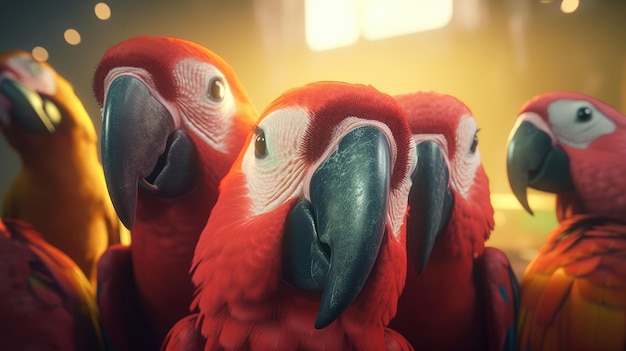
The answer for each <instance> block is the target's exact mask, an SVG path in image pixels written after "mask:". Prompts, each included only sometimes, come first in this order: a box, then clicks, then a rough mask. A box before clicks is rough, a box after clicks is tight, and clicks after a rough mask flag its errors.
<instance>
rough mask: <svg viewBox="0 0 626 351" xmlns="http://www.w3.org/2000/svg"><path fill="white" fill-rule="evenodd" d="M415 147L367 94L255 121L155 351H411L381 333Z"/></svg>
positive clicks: (324, 88)
mask: <svg viewBox="0 0 626 351" xmlns="http://www.w3.org/2000/svg"><path fill="white" fill-rule="evenodd" d="M414 164H415V151H414V144H413V142H412V140H411V134H410V130H409V128H408V125H407V123H406V119H405V116H404V112H403V111H402V109H401V108H400V107H399V106H398V105H397V103H396V102H395V100H394V99H393V98H392V97H390V96H389V95H386V94H383V93H381V92H379V91H378V90H375V89H374V88H372V87H369V86H364V85H355V84H349V83H341V82H317V83H311V84H308V85H305V86H303V87H300V88H294V89H291V90H289V91H287V92H286V93H285V94H283V95H281V96H280V97H279V98H277V99H276V100H275V101H274V102H273V103H271V104H270V105H269V106H268V107H267V109H266V110H265V112H264V113H263V114H262V117H261V120H260V122H259V124H258V126H257V128H256V131H255V132H254V133H253V134H251V135H250V137H249V139H248V142H247V144H246V146H245V147H244V149H243V150H242V152H241V154H240V156H239V158H238V159H237V161H236V162H235V164H234V165H233V168H232V169H231V171H230V172H229V173H228V175H227V176H226V177H225V178H224V180H223V181H222V183H221V186H220V190H221V192H220V197H219V198H218V201H217V203H216V205H215V208H214V209H213V212H212V214H211V217H210V218H209V220H208V222H207V226H206V227H205V229H204V231H203V232H202V235H201V236H200V240H199V241H198V246H197V247H196V252H195V255H194V262H193V268H192V272H193V281H194V283H195V284H196V286H197V287H198V292H197V295H196V297H195V299H194V302H193V305H192V309H196V308H197V309H198V311H199V313H197V314H192V315H191V316H189V317H187V318H185V319H183V320H181V321H180V322H179V323H178V324H176V325H175V326H174V328H173V329H172V331H171V332H170V334H169V336H168V339H166V344H165V345H164V349H166V350H412V348H411V347H410V345H408V344H407V343H406V340H404V338H402V337H401V336H400V335H399V334H397V333H396V332H394V331H392V330H389V329H387V328H385V325H386V324H387V323H388V322H389V320H390V319H391V318H392V317H393V315H394V314H395V311H396V304H397V298H398V296H399V295H400V293H401V291H402V286H403V285H404V278H405V273H406V253H405V243H404V235H405V218H406V217H405V216H406V212H407V199H408V197H407V196H408V192H409V189H410V184H411V183H410V174H411V171H412V170H413V167H414Z"/></svg>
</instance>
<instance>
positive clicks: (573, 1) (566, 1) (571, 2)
mask: <svg viewBox="0 0 626 351" xmlns="http://www.w3.org/2000/svg"><path fill="white" fill-rule="evenodd" d="M578 5H580V1H579V0H563V1H562V2H561V11H563V13H572V12H574V11H576V10H577V9H578Z"/></svg>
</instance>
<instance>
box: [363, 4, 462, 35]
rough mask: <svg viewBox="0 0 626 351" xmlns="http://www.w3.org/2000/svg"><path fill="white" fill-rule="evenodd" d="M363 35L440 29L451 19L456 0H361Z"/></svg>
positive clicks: (397, 33)
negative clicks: (453, 4) (453, 2)
mask: <svg viewBox="0 0 626 351" xmlns="http://www.w3.org/2000/svg"><path fill="white" fill-rule="evenodd" d="M362 1H363V8H362V16H363V17H362V19H363V21H362V26H363V27H362V30H361V32H362V34H363V37H364V38H366V39H369V40H376V39H383V38H389V37H395V36H399V35H404V34H409V33H416V32H422V31H426V30H432V29H436V28H441V27H444V26H445V25H447V24H448V23H450V20H451V19H452V1H453V0H362Z"/></svg>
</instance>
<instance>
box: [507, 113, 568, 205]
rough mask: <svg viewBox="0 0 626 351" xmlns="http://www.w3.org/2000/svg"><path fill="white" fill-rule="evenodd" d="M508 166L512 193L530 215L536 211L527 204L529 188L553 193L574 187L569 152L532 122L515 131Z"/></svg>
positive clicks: (521, 124) (520, 125)
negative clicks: (553, 143)
mask: <svg viewBox="0 0 626 351" xmlns="http://www.w3.org/2000/svg"><path fill="white" fill-rule="evenodd" d="M506 168H507V173H508V176H509V184H510V185H511V190H512V191H513V194H515V197H516V198H517V200H518V201H519V202H520V204H522V206H523V207H524V209H526V211H528V213H530V214H533V211H532V210H531V208H530V206H529V204H528V195H527V193H526V189H527V188H528V187H532V188H534V189H537V190H542V191H548V192H551V193H562V192H569V191H573V190H574V183H573V181H572V176H571V174H570V171H569V158H568V157H567V154H566V153H565V151H564V150H563V149H562V148H561V147H560V146H558V145H557V146H553V145H552V140H551V139H550V136H549V135H548V134H546V133H545V132H544V131H542V130H540V129H538V128H537V127H535V126H534V125H533V124H532V123H530V122H522V123H520V124H519V126H518V127H517V129H515V130H514V131H513V134H512V136H511V138H510V140H509V145H508V149H507V162H506Z"/></svg>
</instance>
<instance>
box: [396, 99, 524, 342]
mask: <svg viewBox="0 0 626 351" xmlns="http://www.w3.org/2000/svg"><path fill="white" fill-rule="evenodd" d="M396 99H397V100H398V101H399V102H400V104H401V105H402V107H403V108H404V109H405V110H406V112H407V118H408V120H409V125H410V126H411V130H412V132H413V135H414V140H415V142H416V144H417V147H418V148H420V145H421V144H422V143H431V144H433V145H435V146H434V148H435V149H437V150H440V151H437V153H441V155H442V158H443V160H442V161H441V166H440V167H441V169H445V170H447V171H446V172H444V173H437V174H438V175H436V176H434V175H432V174H427V173H424V174H425V175H424V176H425V177H439V178H438V179H425V178H423V177H424V176H422V175H421V173H415V174H414V175H413V187H416V186H417V185H419V184H420V183H422V182H430V183H428V184H433V186H434V185H437V184H440V185H437V186H441V187H442V189H448V190H446V191H449V194H450V195H449V196H450V198H449V199H448V200H444V197H443V196H444V195H442V197H441V198H438V199H439V200H437V201H434V200H419V198H417V197H416V199H418V200H416V201H417V203H414V206H413V208H411V210H410V211H409V222H408V223H409V224H408V225H407V241H408V240H409V238H410V237H411V236H413V238H415V240H416V241H417V242H419V240H422V239H421V238H422V237H423V236H424V235H426V234H425V232H424V230H425V229H424V228H429V227H423V226H422V225H421V224H419V225H418V223H424V222H425V221H430V219H427V218H426V217H428V218H431V217H429V216H431V214H427V211H431V210H432V209H433V208H435V211H439V210H437V208H438V207H442V206H443V205H442V203H445V202H446V201H449V202H450V204H451V205H450V206H451V207H450V210H449V215H448V214H446V211H442V212H435V213H436V215H432V216H433V217H432V218H434V219H432V222H429V223H435V224H434V226H435V227H437V226H439V229H438V230H436V233H437V234H436V237H435V239H433V240H434V243H433V244H432V245H433V246H432V249H431V250H432V251H431V252H430V254H429V255H428V254H427V255H426V261H425V266H424V268H423V271H422V272H418V270H417V268H416V267H418V266H420V264H421V260H422V258H419V259H418V258H417V257H419V256H416V254H415V253H414V252H412V250H415V246H411V245H409V249H408V250H409V252H408V273H407V278H406V286H405V289H404V291H403V293H402V295H401V297H400V299H399V302H398V314H397V315H396V317H395V318H394V319H393V320H392V321H391V324H390V327H391V328H393V329H395V330H397V331H398V332H400V333H401V334H402V335H403V336H404V337H406V338H407V340H408V341H409V342H410V343H411V344H412V346H413V347H414V348H415V349H418V350H419V349H425V350H502V349H503V348H504V347H505V345H506V344H507V343H511V342H512V340H508V341H507V340H506V339H507V333H509V331H510V330H512V328H513V326H514V321H515V316H514V314H515V303H516V301H515V294H516V282H515V280H514V276H513V273H512V271H511V268H510V264H509V262H508V259H507V258H506V256H505V255H504V254H503V253H502V252H501V251H499V250H498V249H495V248H489V247H485V241H486V240H487V239H488V238H489V235H490V232H491V230H492V229H493V226H494V221H493V208H492V206H491V203H490V197H489V182H488V178H487V176H486V174H485V172H484V170H483V168H482V165H481V161H480V153H479V150H478V148H477V138H476V133H477V131H478V128H477V126H476V122H475V120H474V118H473V116H472V113H471V111H470V110H469V109H468V108H467V106H466V105H465V104H463V103H462V102H461V101H459V100H458V99H457V98H455V97H453V96H451V95H447V94H440V93H436V92H416V93H410V94H404V95H399V96H396ZM420 162H422V163H427V164H428V163H431V162H434V161H431V160H430V156H429V155H427V154H426V155H421V154H419V155H418V168H419V167H420ZM433 174H434V173H433ZM444 174H446V175H448V178H444V179H441V177H445V176H444ZM424 187H425V188H429V187H431V186H428V185H427V186H423V187H422V188H421V189H422V190H416V192H415V194H416V195H413V191H414V190H412V195H411V196H423V195H421V194H422V192H424V191H426V192H427V189H424ZM442 191H443V190H442ZM414 201H415V200H414ZM424 201H434V202H432V203H431V202H426V203H425V204H423V205H420V204H421V203H423V202H424ZM409 202H411V200H409ZM415 205H420V206H415ZM424 208H425V210H424ZM429 213H430V212H429ZM439 218H441V219H439ZM413 223H415V224H413Z"/></svg>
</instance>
